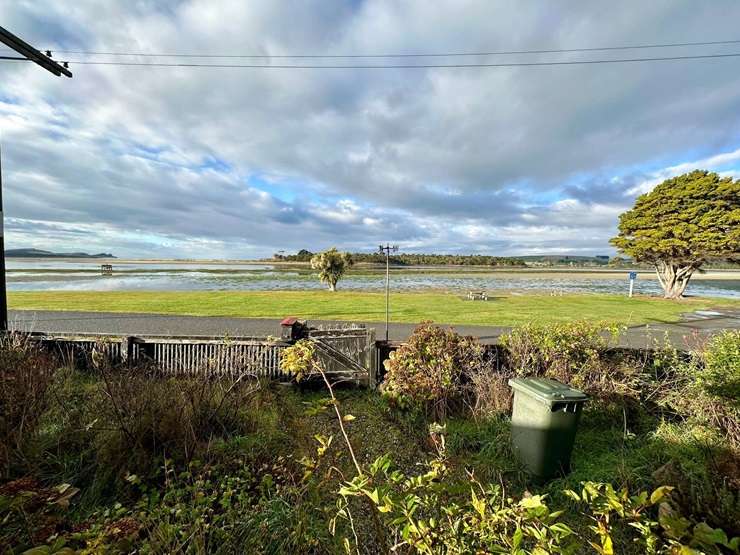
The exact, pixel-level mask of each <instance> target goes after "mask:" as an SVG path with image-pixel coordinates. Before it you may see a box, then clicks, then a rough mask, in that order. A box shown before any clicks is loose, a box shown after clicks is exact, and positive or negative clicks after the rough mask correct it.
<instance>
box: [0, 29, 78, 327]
mask: <svg viewBox="0 0 740 555" xmlns="http://www.w3.org/2000/svg"><path fill="white" fill-rule="evenodd" d="M0 43H3V44H4V45H6V46H8V47H9V48H11V49H12V50H15V51H16V52H17V53H18V54H20V56H0V60H3V61H12V62H18V61H21V62H34V63H36V64H38V65H40V66H41V67H43V68H44V69H45V70H46V71H49V72H51V73H53V74H54V75H56V76H57V77H59V76H61V75H65V76H67V77H72V72H71V71H69V67H68V64H67V62H62V63H61V64H59V63H57V62H56V61H55V60H52V59H51V51H49V50H47V51H46V54H45V55H44V54H42V53H41V52H40V51H39V50H36V49H35V48H34V47H33V46H31V45H30V44H28V43H27V42H26V41H24V40H23V39H21V38H19V37H17V36H15V35H14V34H13V33H11V32H10V31H8V30H7V29H4V28H3V27H0ZM2 186H3V182H2V168H1V167H0V332H5V331H7V330H8V300H7V293H6V290H5V239H4V237H3V194H2Z"/></svg>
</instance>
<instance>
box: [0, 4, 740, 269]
mask: <svg viewBox="0 0 740 555" xmlns="http://www.w3.org/2000/svg"><path fill="white" fill-rule="evenodd" d="M737 21H740V2H737V1H735V0H713V1H712V2H702V3H697V2H695V1H690V0H685V1H681V0H672V1H661V0H654V1H651V2H644V0H640V1H626V2H611V1H610V2H606V1H593V0H582V1H572V2H567V3H563V2H557V3H556V2H539V1H530V0H522V1H509V2H498V1H493V0H480V1H473V0H437V1H435V2H429V1H428V0H408V1H404V0H362V1H361V0H353V1H349V0H346V1H338V0H337V1H334V0H302V1H300V2H293V1H287V0H285V1H278V0H250V1H249V2H244V1H241V0H181V1H178V0H170V1H168V0H162V1H154V0H120V1H115V0H107V1H106V2H100V1H98V0H69V1H64V0H54V1H43V0H28V1H26V0H0V25H2V26H3V27H5V28H7V29H9V30H11V31H12V32H14V33H16V34H18V35H19V36H21V37H22V38H24V39H25V40H27V41H28V42H30V43H32V44H33V45H34V46H36V47H38V48H40V49H44V50H45V49H51V50H53V51H54V52H55V54H54V57H55V58H56V59H59V60H70V61H72V63H71V64H70V69H71V71H72V72H73V73H74V77H73V78H72V79H67V78H63V77H55V76H53V75H52V74H50V73H48V72H46V71H44V70H43V69H42V68H40V67H39V66H36V65H35V64H31V63H26V62H12V61H9V62H0V147H1V148H2V177H3V188H4V190H3V202H4V217H5V241H6V247H7V248H24V247H36V248H43V249H49V250H56V251H64V250H84V251H87V252H101V251H103V252H112V253H113V254H115V255H116V256H119V257H136V258H155V257H176V258H254V257H264V256H270V255H272V254H273V253H275V252H278V251H281V250H284V251H286V252H293V251H297V250H299V249H302V248H307V249H309V250H312V251H317V250H320V249H324V248H328V247H331V246H336V247H338V248H340V249H342V250H349V251H354V252H361V251H371V250H374V249H376V248H377V246H376V245H378V244H379V243H381V242H383V243H385V242H390V243H392V244H393V243H395V244H398V245H399V246H400V247H401V248H402V250H404V251H405V252H438V253H482V254H492V255H499V256H504V255H523V254H561V253H562V254H576V255H578V254H583V255H594V254H614V253H615V251H614V249H613V248H612V247H610V246H609V238H610V237H612V236H614V234H615V232H616V226H617V219H618V216H619V214H620V213H621V212H623V211H624V210H626V209H628V208H629V207H630V206H631V205H632V204H633V202H634V200H635V198H636V196H637V195H639V194H641V193H644V192H647V191H649V190H650V189H651V188H652V187H653V186H655V185H656V184H657V183H659V182H660V181H662V180H663V179H666V178H668V177H671V176H674V175H678V174H680V173H684V172H686V171H691V170H692V169H695V168H703V169H709V170H713V171H718V172H720V173H722V174H723V175H732V176H736V177H740V58H722V59H704V60H692V61H670V62H652V63H629V64H626V63H625V64H601V65H595V64H590V65H571V66H554V67H553V66H550V67H505V68H501V67H499V68H429V69H372V70H367V69H365V70H362V69H323V70H315V69H277V68H269V69H258V68H186V67H179V68H171V67H170V68H165V67H163V68H153V67H122V66H100V65H81V64H76V63H74V61H86V60H87V61H90V60H97V61H113V60H118V61H121V60H127V61H138V62H152V61H154V62H158V61H173V59H166V58H151V57H150V58H145V57H127V58H115V57H111V56H102V55H96V56H92V55H89V54H72V53H62V52H61V51H83V52H112V51H118V52H138V53H157V54H162V53H193V54H258V55H265V54H269V55H295V54H331V55H337V54H342V55H346V54H378V53H381V54H385V53H420V52H422V53H436V52H481V51H496V50H531V49H562V48H591V47H604V46H621V45H635V44H656V43H661V44H662V43H675V42H697V41H717V40H736V39H740V31H738V29H737V24H736V23H737ZM728 52H740V43H738V44H734V45H713V46H692V47H678V48H660V49H650V50H642V51H640V50H628V51H606V52H596V53H593V52H589V53H565V54H521V55H515V56H488V57H482V56H480V57H468V58H464V59H462V60H460V59H452V58H441V59H432V60H437V61H442V62H445V61H463V62H464V63H471V62H481V63H486V62H492V61H494V62H498V61H505V62H531V61H552V60H558V61H563V60H577V59H588V58H590V59H596V58H598V59H614V58H620V57H621V58H624V57H644V56H661V55H662V56H665V55H687V54H711V53H728ZM3 53H4V54H8V52H3ZM175 61H178V60H175ZM179 61H198V62H214V61H220V62H226V63H234V62H249V60H235V59H213V58H210V59H209V58H199V59H192V58H191V59H184V60H183V59H180V60H179ZM260 61H262V62H264V60H260ZM287 61H288V62H291V63H305V62H306V60H301V59H298V60H287ZM332 61H335V60H329V61H327V60H310V61H309V62H313V63H331V62H332ZM339 61H341V62H347V60H339ZM351 61H352V60H351ZM353 61H354V62H356V63H363V64H372V63H383V62H386V63H388V62H393V61H394V60H388V59H379V60H377V59H371V60H362V59H361V60H353ZM396 61H398V60H396ZM401 61H402V62H406V63H417V62H419V61H427V62H428V61H429V60H428V59H426V60H418V59H402V60H401ZM281 62H282V63H285V62H286V60H280V61H279V62H278V61H277V60H273V61H272V62H270V61H269V60H268V63H281Z"/></svg>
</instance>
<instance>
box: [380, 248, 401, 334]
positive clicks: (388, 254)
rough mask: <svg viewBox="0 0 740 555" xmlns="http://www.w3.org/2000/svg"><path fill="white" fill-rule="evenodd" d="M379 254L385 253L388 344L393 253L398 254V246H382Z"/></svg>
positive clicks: (386, 332)
mask: <svg viewBox="0 0 740 555" xmlns="http://www.w3.org/2000/svg"><path fill="white" fill-rule="evenodd" d="M378 252H384V253H385V341H386V343H387V342H388V322H389V321H390V312H391V311H390V307H391V305H390V295H391V252H398V245H393V246H391V245H389V244H388V243H386V244H385V246H383V245H380V247H379V248H378Z"/></svg>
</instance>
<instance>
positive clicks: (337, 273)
mask: <svg viewBox="0 0 740 555" xmlns="http://www.w3.org/2000/svg"><path fill="white" fill-rule="evenodd" d="M352 264H353V262H352V256H351V255H350V254H349V253H348V252H341V253H340V252H339V251H338V250H337V249H336V248H334V247H332V248H331V249H329V250H327V251H324V252H322V253H320V254H317V255H314V256H313V257H312V258H311V268H313V269H314V270H318V273H319V279H320V280H321V283H326V284H327V285H328V286H329V290H330V291H335V290H336V288H337V282H338V281H339V280H340V279H341V278H342V276H343V275H344V274H345V272H346V271H347V270H349V269H350V267H351V266H352Z"/></svg>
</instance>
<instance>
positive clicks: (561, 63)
mask: <svg viewBox="0 0 740 555" xmlns="http://www.w3.org/2000/svg"><path fill="white" fill-rule="evenodd" d="M736 57H740V52H732V53H726V54H697V55H687V56H661V57H654V58H616V59H597V60H566V61H549V62H500V63H487V64H482V63H474V64H377V65H356V64H338V65H314V64H311V65H308V64H305V65H304V64H211V63H197V62H194V63H189V62H100V61H91V60H68V61H67V62H66V63H69V64H78V65H90V66H126V67H182V68H205V67H210V68H224V69H225V68H252V69H434V68H442V69H445V68H449V69H452V68H495V67H545V66H572V65H595V64H624V63H639V62H667V61H680V60H706V59H717V58H736Z"/></svg>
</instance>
